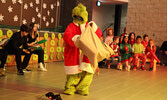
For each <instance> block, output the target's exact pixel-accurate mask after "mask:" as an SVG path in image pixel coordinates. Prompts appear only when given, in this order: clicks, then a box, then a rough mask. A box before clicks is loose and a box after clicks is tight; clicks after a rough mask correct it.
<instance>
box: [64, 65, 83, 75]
mask: <svg viewBox="0 0 167 100" xmlns="http://www.w3.org/2000/svg"><path fill="white" fill-rule="evenodd" d="M64 68H65V72H66V74H78V73H80V72H81V71H79V65H75V66H64Z"/></svg>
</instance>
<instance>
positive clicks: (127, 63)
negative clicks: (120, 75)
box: [125, 61, 130, 71]
mask: <svg viewBox="0 0 167 100" xmlns="http://www.w3.org/2000/svg"><path fill="white" fill-rule="evenodd" d="M125 69H126V70H127V71H130V66H129V61H125Z"/></svg>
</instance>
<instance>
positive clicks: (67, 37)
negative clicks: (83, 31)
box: [63, 25, 75, 47]
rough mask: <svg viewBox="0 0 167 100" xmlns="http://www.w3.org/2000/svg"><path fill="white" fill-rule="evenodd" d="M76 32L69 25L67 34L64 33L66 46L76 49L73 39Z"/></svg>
mask: <svg viewBox="0 0 167 100" xmlns="http://www.w3.org/2000/svg"><path fill="white" fill-rule="evenodd" d="M73 34H74V30H73V28H72V27H71V26H70V25H68V26H67V28H66V30H65V32H64V36H63V39H64V41H65V43H66V44H69V45H70V46H72V47H74V46H75V45H74V42H73V41H72V38H73V37H74V35H73Z"/></svg>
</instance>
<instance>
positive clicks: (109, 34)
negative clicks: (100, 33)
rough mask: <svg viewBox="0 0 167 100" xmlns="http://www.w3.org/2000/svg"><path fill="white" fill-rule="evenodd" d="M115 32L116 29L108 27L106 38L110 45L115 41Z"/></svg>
mask: <svg viewBox="0 0 167 100" xmlns="http://www.w3.org/2000/svg"><path fill="white" fill-rule="evenodd" d="M113 32H114V30H113V29H112V28H107V34H106V38H105V43H106V44H108V45H110V44H111V43H112V42H113V37H114V36H113Z"/></svg>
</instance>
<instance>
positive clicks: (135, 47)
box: [132, 43, 144, 53]
mask: <svg viewBox="0 0 167 100" xmlns="http://www.w3.org/2000/svg"><path fill="white" fill-rule="evenodd" d="M132 50H133V52H134V53H144V46H143V44H141V43H140V44H138V43H134V44H133V47H132Z"/></svg>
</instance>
